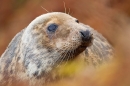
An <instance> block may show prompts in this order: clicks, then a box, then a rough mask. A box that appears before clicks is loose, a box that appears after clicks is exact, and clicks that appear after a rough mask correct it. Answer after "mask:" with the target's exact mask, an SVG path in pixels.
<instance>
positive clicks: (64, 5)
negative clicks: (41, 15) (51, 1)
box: [63, 1, 66, 13]
mask: <svg viewBox="0 0 130 86" xmlns="http://www.w3.org/2000/svg"><path fill="white" fill-rule="evenodd" d="M63 4H64V9H65V13H66V6H65V2H64V1H63Z"/></svg>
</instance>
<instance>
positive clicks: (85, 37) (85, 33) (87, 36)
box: [80, 30, 93, 41]
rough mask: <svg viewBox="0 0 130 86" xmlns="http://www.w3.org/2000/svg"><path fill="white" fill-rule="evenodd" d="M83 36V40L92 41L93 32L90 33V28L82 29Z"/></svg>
mask: <svg viewBox="0 0 130 86" xmlns="http://www.w3.org/2000/svg"><path fill="white" fill-rule="evenodd" d="M80 33H81V37H82V40H83V41H90V40H91V39H92V35H93V34H92V33H90V31H89V30H86V31H80Z"/></svg>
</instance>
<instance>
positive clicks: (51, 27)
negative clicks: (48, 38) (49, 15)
mask: <svg viewBox="0 0 130 86" xmlns="http://www.w3.org/2000/svg"><path fill="white" fill-rule="evenodd" d="M57 28H58V25H56V24H51V25H49V26H48V28H47V29H48V31H49V32H55V31H56V29H57Z"/></svg>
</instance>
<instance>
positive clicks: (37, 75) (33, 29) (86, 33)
mask: <svg viewBox="0 0 130 86" xmlns="http://www.w3.org/2000/svg"><path fill="white" fill-rule="evenodd" d="M92 40H93V36H92V33H91V32H90V30H89V28H87V27H85V26H84V25H82V24H80V23H79V21H78V20H77V19H76V18H74V17H72V16H70V15H68V14H65V13H61V12H52V13H47V14H44V15H41V16H39V17H37V18H36V19H34V20H33V21H32V22H31V23H30V24H29V25H28V26H27V28H25V29H24V30H23V31H21V32H20V33H18V34H17V35H16V36H15V37H14V39H13V40H12V42H11V43H10V44H9V46H8V48H7V49H6V51H5V53H4V54H3V55H2V57H1V59H0V81H1V83H2V81H3V80H5V79H6V83H4V86H6V85H8V84H10V83H9V82H12V81H13V79H12V77H18V79H28V80H29V81H30V83H31V86H32V85H33V84H32V83H34V84H35V85H36V84H38V85H39V86H40V85H42V84H43V83H44V81H45V80H46V75H47V74H48V73H50V72H51V70H52V69H53V68H54V67H55V66H56V65H59V64H60V63H61V62H63V61H68V60H71V59H74V58H76V56H77V55H79V54H80V53H81V52H83V51H84V50H85V49H86V47H88V46H90V45H91V44H92ZM3 75H4V76H3Z"/></svg>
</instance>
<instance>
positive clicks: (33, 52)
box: [0, 24, 113, 86]
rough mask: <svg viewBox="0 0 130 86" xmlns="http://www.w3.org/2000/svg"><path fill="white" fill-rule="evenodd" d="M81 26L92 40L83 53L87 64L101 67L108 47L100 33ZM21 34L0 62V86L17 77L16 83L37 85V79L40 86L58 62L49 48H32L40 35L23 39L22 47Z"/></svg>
mask: <svg viewBox="0 0 130 86" xmlns="http://www.w3.org/2000/svg"><path fill="white" fill-rule="evenodd" d="M82 25H83V24H82ZM83 26H85V27H86V28H88V29H89V30H90V32H91V33H93V38H94V40H93V43H92V45H91V46H90V47H87V48H86V50H85V54H86V57H85V59H86V61H87V63H88V64H92V65H98V64H101V63H103V62H104V61H106V60H107V59H109V58H110V57H111V56H112V55H113V49H112V47H111V45H110V44H109V43H108V42H107V40H106V39H105V38H104V37H103V36H102V35H101V34H100V33H98V32H97V31H95V30H93V29H92V28H91V27H89V26H86V25H83ZM25 30H26V29H25ZM25 30H22V31H21V32H19V33H18V34H17V35H16V36H15V37H14V39H13V40H12V41H11V43H10V44H9V46H8V47H7V49H6V51H5V52H4V53H3V55H2V56H1V58H0V86H8V85H10V83H9V82H13V78H14V77H20V78H18V79H20V80H21V79H23V80H24V79H27V80H30V79H32V82H34V81H33V80H37V81H38V80H39V79H41V81H42V82H38V83H42V84H43V83H44V81H46V78H48V77H44V76H45V75H49V73H50V70H52V69H53V67H54V66H55V65H57V64H56V63H57V61H58V60H60V57H61V56H60V54H59V52H58V51H56V50H53V49H49V48H48V49H46V48H45V47H44V46H42V45H40V44H39V45H35V43H36V42H37V41H41V40H40V39H39V40H35V39H38V37H39V36H40V33H34V34H35V35H38V37H37V36H35V35H33V36H34V37H32V36H31V35H30V37H31V38H32V39H31V38H28V39H26V43H24V42H23V41H22V37H23V34H24V33H25ZM41 32H42V31H41ZM30 33H32V32H30ZM26 34H27V33H26ZM24 36H25V34H24ZM25 37H26V36H25ZM28 37H29V36H28ZM30 39H31V40H30ZM37 43H38V42H37ZM72 54H73V53H72ZM25 77H26V78H25ZM10 78H12V79H10ZM39 86H40V85H39Z"/></svg>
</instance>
